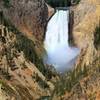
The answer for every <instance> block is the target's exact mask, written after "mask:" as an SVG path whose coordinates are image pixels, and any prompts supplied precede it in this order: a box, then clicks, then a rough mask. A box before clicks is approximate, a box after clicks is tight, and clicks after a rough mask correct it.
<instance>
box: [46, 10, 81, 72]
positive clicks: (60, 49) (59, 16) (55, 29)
mask: <svg viewBox="0 0 100 100" xmlns="http://www.w3.org/2000/svg"><path fill="white" fill-rule="evenodd" d="M68 22H69V11H68V10H57V11H56V13H55V14H54V16H53V17H52V18H51V19H50V21H49V22H48V25H47V31H46V36H45V41H44V48H45V50H46V52H47V56H46V57H45V63H47V64H51V65H53V66H54V67H55V68H56V70H57V71H59V72H63V71H65V70H69V69H71V68H72V66H73V64H74V63H75V59H76V57H77V55H78V54H79V49H78V48H75V47H70V46H69V43H68Z"/></svg>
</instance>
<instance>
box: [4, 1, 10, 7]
mask: <svg viewBox="0 0 100 100" xmlns="http://www.w3.org/2000/svg"><path fill="white" fill-rule="evenodd" d="M3 2H4V6H5V7H6V8H9V7H10V0H3Z"/></svg>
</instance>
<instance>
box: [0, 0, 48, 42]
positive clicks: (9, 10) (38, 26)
mask: <svg viewBox="0 0 100 100" xmlns="http://www.w3.org/2000/svg"><path fill="white" fill-rule="evenodd" d="M0 11H1V12H3V14H4V16H5V18H6V19H7V20H9V22H11V23H12V24H13V25H14V26H15V27H16V28H17V29H18V30H19V31H20V32H22V33H24V34H25V35H28V36H30V37H31V38H32V36H34V37H33V38H32V39H35V40H36V41H37V42H42V41H43V35H44V30H45V25H46V21H47V16H48V15H47V6H46V4H45V2H44V0H7V1H6V0H0Z"/></svg>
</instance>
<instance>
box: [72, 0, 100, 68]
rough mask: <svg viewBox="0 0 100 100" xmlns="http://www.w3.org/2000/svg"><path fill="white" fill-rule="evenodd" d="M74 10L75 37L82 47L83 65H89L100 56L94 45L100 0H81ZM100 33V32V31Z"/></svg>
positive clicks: (99, 13) (99, 16) (78, 44)
mask: <svg viewBox="0 0 100 100" xmlns="http://www.w3.org/2000/svg"><path fill="white" fill-rule="evenodd" d="M72 9H73V11H74V27H73V39H74V42H75V44H77V46H78V47H79V48H81V49H82V50H83V51H82V53H83V52H84V53H83V54H82V55H81V56H80V58H81V65H83V66H84V65H89V64H91V63H92V62H93V60H94V59H95V58H96V56H97V55H98V56H100V53H99V52H97V50H96V48H95V46H94V40H95V35H96V34H95V29H96V27H98V26H99V23H100V0H81V1H80V3H79V4H78V5H76V6H75V7H72ZM98 34H99V33H98Z"/></svg>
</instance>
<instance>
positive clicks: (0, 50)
mask: <svg viewBox="0 0 100 100" xmlns="http://www.w3.org/2000/svg"><path fill="white" fill-rule="evenodd" d="M18 37H20V38H18ZM23 37H24V36H23V35H21V34H18V33H14V32H12V31H11V30H10V29H9V28H7V27H6V26H4V25H1V24H0V100H6V99H7V100H37V99H39V98H40V97H41V96H49V95H50V90H52V89H53V84H51V82H49V81H47V80H46V78H45V76H44V75H43V74H42V72H40V71H39V68H37V67H36V66H37V65H36V64H35V63H32V61H30V59H28V58H27V56H26V54H27V53H25V52H24V51H25V49H27V50H26V51H30V49H29V48H28V47H27V48H25V47H23V46H24V45H23V46H21V44H20V43H21V41H23V39H25V38H26V42H25V40H24V43H23V44H25V45H27V43H28V39H27V37H24V38H23ZM30 43H31V44H32V43H33V42H30ZM18 45H19V46H18ZM28 46H29V44H28ZM21 48H24V50H21ZM31 48H33V46H32V47H31ZM32 52H33V54H34V55H35V51H34V50H32ZM32 52H31V54H30V55H29V56H28V57H30V56H31V55H32ZM32 57H33V55H32ZM35 58H36V56H35ZM33 60H34V62H36V61H38V59H37V58H36V60H35V59H34V57H33ZM38 64H39V62H38ZM43 69H44V68H43ZM49 86H50V87H51V88H52V89H50V87H49Z"/></svg>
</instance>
